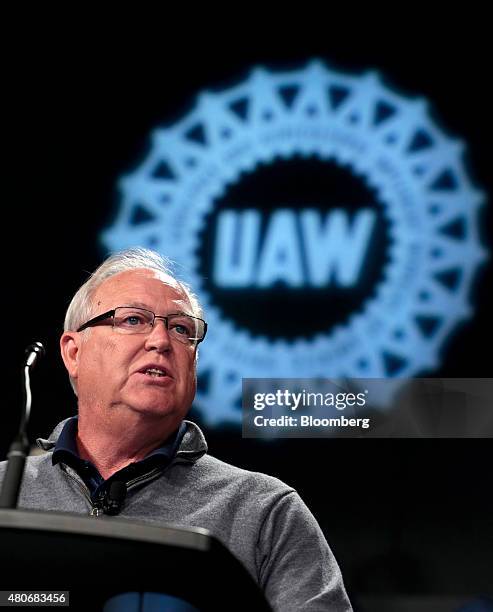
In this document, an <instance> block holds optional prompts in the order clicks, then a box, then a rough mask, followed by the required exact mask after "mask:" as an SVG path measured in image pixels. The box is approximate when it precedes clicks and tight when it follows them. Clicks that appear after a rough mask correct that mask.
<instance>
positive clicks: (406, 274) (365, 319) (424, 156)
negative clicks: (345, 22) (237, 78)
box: [103, 62, 485, 425]
mask: <svg viewBox="0 0 493 612" xmlns="http://www.w3.org/2000/svg"><path fill="white" fill-rule="evenodd" d="M462 155H463V146H462V144H461V143H459V142H457V141H456V140H452V139H451V138H450V137H448V136H447V135H445V134H444V133H443V131H442V130H440V129H439V127H437V125H435V123H434V122H433V121H432V119H431V118H430V115H429V112H428V109H427V106H426V103H425V102H424V101H423V100H421V99H411V98H407V97H405V96H403V95H400V94H397V93H395V92H393V91H392V90H390V89H389V88H388V87H387V86H386V85H384V84H383V83H382V81H381V80H380V79H379V77H378V75H376V74H374V73H368V74H364V75H359V76H355V75H348V74H343V73H339V72H335V71H333V70H330V69H328V68H327V67H326V66H325V65H323V64H321V63H319V62H314V63H311V64H309V65H308V66H307V67H305V68H304V69H302V70H299V71H290V72H268V71H266V70H262V69H257V70H254V71H253V72H252V73H251V75H250V76H249V77H248V78H247V79H246V80H245V81H244V82H242V83H240V84H238V85H236V86H234V87H231V88H230V89H226V90H224V91H221V92H217V91H216V92H213V93H204V94H202V95H200V96H199V98H198V102H197V104H196V106H195V108H194V109H193V110H192V111H191V112H190V113H189V114H188V115H187V116H185V117H184V118H183V119H182V120H181V121H179V122H178V123H176V124H175V125H172V126H169V127H166V128H164V129H157V130H156V131H155V132H154V133H153V134H152V141H151V147H150V150H149V153H148V155H147V156H146V158H145V159H144V161H143V162H142V163H141V164H140V166H139V167H138V168H137V169H136V170H135V171H134V172H133V173H132V174H130V175H128V176H126V177H124V178H123V179H122V180H121V183H120V188H121V204H120V207H119V211H118V214H117V218H116V220H115V221H114V224H113V225H112V227H111V228H109V229H108V230H107V231H105V232H104V234H103V242H104V243H105V245H106V246H107V247H109V248H110V249H111V250H118V249H121V248H125V247H128V246H134V245H142V246H148V247H151V248H154V249H157V250H159V251H161V252H162V253H164V254H165V255H167V256H169V257H171V258H172V259H174V260H175V261H176V262H178V264H179V268H180V269H181V270H182V271H183V273H182V276H183V277H184V278H185V280H187V281H188V282H190V283H191V285H192V286H193V287H194V288H195V289H196V290H197V291H198V293H199V297H200V298H201V300H202V302H203V303H204V305H205V309H206V313H207V319H208V321H209V324H210V327H209V330H210V334H209V335H208V338H207V341H206V342H205V343H204V344H203V346H201V349H200V350H201V354H200V360H199V369H200V372H199V391H198V395H197V407H198V409H199V410H201V411H202V413H203V417H204V420H206V421H207V422H208V423H209V424H211V425H214V424H219V423H225V422H235V423H239V422H240V416H241V380H242V378H263V377H267V378H278V377H279V378H313V377H317V378H318V377H322V378H327V377H334V378H363V379H364V378H366V379H368V378H380V377H382V378H393V379H395V381H396V383H395V384H396V385H398V384H399V380H400V379H402V378H404V377H411V376H414V375H417V374H418V373H420V374H426V373H430V372H432V371H433V370H435V369H436V368H437V367H438V366H439V362H440V352H441V350H442V348H443V345H444V342H445V340H446V338H447V337H448V336H449V335H450V333H451V332H452V330H453V329H454V328H456V327H457V325H458V324H459V322H461V321H463V320H465V319H467V318H468V317H470V316H471V307H470V305H469V302H468V295H469V292H470V288H471V283H472V281H473V277H474V274H475V271H476V270H477V268H478V265H479V263H480V262H481V261H482V260H483V259H484V257H485V252H484V250H483V249H482V248H481V245H480V243H479V239H478V219H477V217H478V209H479V207H480V205H481V203H482V199H483V198H482V194H481V193H479V192H478V191H477V190H476V189H474V187H473V186H472V184H471V182H470V180H469V178H468V175H467V172H466V170H465V168H464V164H463V162H462ZM386 388H389V387H388V386H387V387H386ZM381 399H382V404H385V401H386V399H387V400H388V398H381Z"/></svg>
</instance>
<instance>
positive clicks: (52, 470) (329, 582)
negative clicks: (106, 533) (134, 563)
mask: <svg viewBox="0 0 493 612" xmlns="http://www.w3.org/2000/svg"><path fill="white" fill-rule="evenodd" d="M206 331H207V324H206V323H205V321H204V320H203V315H202V311H201V309H200V306H199V303H198V301H197V299H196V297H195V296H194V294H193V293H192V292H191V290H190V289H189V287H187V286H186V285H185V284H183V283H181V282H179V281H177V280H176V279H175V278H174V277H173V276H172V275H171V274H170V272H169V269H168V267H167V265H166V262H165V260H163V259H162V258H161V257H160V256H159V255H158V254H157V253H154V252H152V251H148V250H145V249H130V250H128V251H124V252H122V253H119V254H117V255H113V256H112V257H110V258H109V259H108V260H106V261H105V262H104V263H103V264H102V265H101V266H100V267H99V268H98V269H97V270H96V272H95V273H94V274H93V275H92V276H91V277H90V278H89V280H88V281H87V282H86V283H85V284H84V285H83V286H82V287H81V288H80V289H79V291H78V292H77V293H76V295H75V296H74V298H73V300H72V302H71V304H70V306H69V308H68V311H67V316H66V319H65V331H64V333H63V334H62V337H61V340H60V346H61V353H62V358H63V361H64V363H65V367H66V368H67V371H68V373H69V376H70V380H71V383H72V386H73V388H74V390H75V393H76V395H77V398H78V416H77V417H72V418H71V419H67V420H66V421H64V422H63V423H60V424H59V425H58V426H57V427H56V428H55V430H54V432H53V433H52V435H51V436H50V438H49V439H48V440H38V444H39V445H40V446H41V447H42V448H43V449H44V450H45V451H47V452H46V454H44V455H42V456H39V457H31V458H29V460H28V463H27V466H26V471H25V477H24V482H23V486H22V489H21V494H20V502H19V505H20V506H21V507H23V508H38V509H42V510H61V511H71V512H75V513H81V514H92V515H95V516H98V515H99V514H101V513H107V514H115V513H119V514H120V515H121V516H122V517H126V518H130V519H132V518H133V519H139V520H144V521H147V522H150V523H153V524H164V523H172V524H177V525H183V526H190V527H204V528H206V529H209V530H210V531H211V532H212V533H213V534H214V535H215V536H216V537H217V538H219V539H220V540H221V541H222V542H223V543H224V544H225V545H226V546H227V547H228V548H229V549H230V550H231V551H232V552H233V553H234V554H235V555H236V557H238V558H239V559H240V560H241V561H242V562H243V564H244V565H245V566H246V568H247V569H248V571H249V572H250V573H251V574H252V575H253V577H254V578H255V579H256V580H257V582H258V584H259V585H260V586H261V587H262V589H263V590H264V592H265V594H266V597H267V599H268V600H269V602H270V604H271V605H272V607H273V608H274V609H275V610H279V611H283V612H284V611H287V610H296V611H300V610H334V611H336V610H337V611H343V610H344V611H346V610H350V609H351V606H350V604H349V601H348V599H347V595H346V593H345V590H344V586H343V582H342V577H341V574H340V571H339V568H338V566H337V563H336V561H335V559H334V557H333V555H332V553H331V551H330V549H329V547H328V545H327V543H326V541H325V539H324V536H323V534H322V532H321V530H320V528H319V526H318V525H317V523H316V521H315V519H314V518H313V516H312V515H311V513H310V512H309V510H308V509H307V508H306V506H305V505H304V503H303V502H302V500H301V499H300V497H299V496H298V494H297V493H296V492H295V491H294V490H293V489H292V488H290V487H288V486H287V485H285V484H284V483H282V482H280V481H279V480H277V479H275V478H272V477H270V476H266V475H264V474H259V473H253V472H248V471H245V470H242V469H239V468H237V467H233V466H231V465H228V464H226V463H223V462H222V461H219V460H218V459H215V458H213V457H211V456H210V455H208V454H207V445H206V442H205V439H204V436H203V434H202V432H201V431H200V429H199V428H198V427H197V426H196V425H195V424H194V423H191V422H189V421H185V420H184V417H185V416H186V414H187V412H188V410H189V409H190V406H191V404H192V401H193V398H194V395H195V390H196V371H195V366H196V360H197V347H198V344H199V343H200V342H201V341H202V340H203V339H204V337H205V335H206ZM3 472H4V464H0V477H1V476H2V475H3ZM112 483H118V485H117V486H119V487H120V488H121V487H122V486H124V488H126V490H127V495H126V498H125V500H124V502H123V503H121V502H120V503H114V502H113V501H112V499H111V495H108V491H110V487H111V485H112ZM113 488H114V487H113Z"/></svg>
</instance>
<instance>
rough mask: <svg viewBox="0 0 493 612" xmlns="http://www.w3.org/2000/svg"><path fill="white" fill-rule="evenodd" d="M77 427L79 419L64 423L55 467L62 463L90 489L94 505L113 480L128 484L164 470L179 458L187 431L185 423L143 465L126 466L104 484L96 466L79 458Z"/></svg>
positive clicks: (56, 451)
mask: <svg viewBox="0 0 493 612" xmlns="http://www.w3.org/2000/svg"><path fill="white" fill-rule="evenodd" d="M78 424H79V419H78V417H76V416H75V417H72V418H71V419H69V420H68V421H67V422H66V423H65V425H64V427H63V429H62V431H61V433H60V436H59V437H58V440H57V441H56V444H55V448H54V450H53V457H52V463H53V465H56V464H57V463H61V462H62V463H65V464H66V465H69V466H70V467H71V468H73V469H74V470H75V471H76V472H77V473H78V474H79V476H80V477H81V478H82V480H83V481H84V482H85V484H86V485H87V487H88V488H89V491H90V493H91V499H92V500H93V501H96V500H97V499H99V498H100V497H101V496H102V495H104V492H105V490H106V489H107V488H108V486H109V483H111V482H113V481H114V480H122V481H123V482H126V483H128V482H129V481H131V480H133V479H134V478H137V477H139V476H144V475H145V474H148V473H149V472H151V471H152V470H154V469H155V468H156V467H158V468H161V469H164V468H165V467H166V466H167V465H169V463H171V461H172V459H173V457H174V456H175V455H176V452H177V451H178V448H179V447H180V443H181V440H182V438H183V435H184V434H185V430H186V425H185V423H182V424H181V425H180V427H179V428H178V429H177V430H176V431H175V432H174V433H173V434H172V435H171V436H170V437H169V438H168V439H167V440H166V442H165V443H164V444H163V445H162V446H159V447H158V448H156V449H154V450H153V451H152V452H151V453H149V454H148V455H147V456H146V457H145V458H144V459H142V460H141V461H137V462H135V463H131V464H130V465H127V466H126V467H124V468H122V469H121V470H119V471H118V472H116V473H115V474H113V475H112V476H111V477H110V478H108V480H104V478H103V477H102V476H101V474H100V473H99V472H98V470H97V468H96V467H95V466H94V464H93V463H91V462H90V461H86V460H84V459H81V458H80V456H79V451H78V449H77V442H76V439H77V429H78Z"/></svg>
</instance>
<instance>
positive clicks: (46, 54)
mask: <svg viewBox="0 0 493 612" xmlns="http://www.w3.org/2000/svg"><path fill="white" fill-rule="evenodd" d="M237 17H238V18H240V17H241V15H238V16H237ZM314 21H317V20H316V19H314ZM425 21H426V19H424V18H423V20H422V21H420V20H417V21H416V24H409V23H407V17H406V16H405V15H401V16H400V17H399V18H398V19H396V20H395V21H394V22H390V21H389V22H388V23H387V22H386V23H385V24H383V23H381V24H379V25H378V27H377V26H376V25H375V26H371V25H370V23H368V24H366V26H365V24H364V23H363V24H362V23H361V22H359V23H358V25H357V26H356V24H355V27H354V29H351V28H342V31H341V28H340V27H339V25H340V22H338V21H336V20H332V21H330V20H328V21H327V22H326V23H325V26H326V27H325V28H324V27H320V24H319V27H318V28H315V27H312V26H311V25H310V24H307V25H305V24H303V23H300V24H299V25H298V27H296V26H295V25H293V26H292V29H291V30H290V31H289V33H288V32H287V31H286V30H284V27H283V28H281V27H280V26H279V27H278V28H277V29H276V30H269V28H266V29H265V30H264V31H263V32H262V34H260V33H259V32H258V31H257V30H256V29H255V28H254V27H253V24H252V26H249V25H247V24H243V30H242V32H241V33H239V32H237V31H236V30H234V29H233V28H232V27H227V26H226V25H225V26H224V28H217V31H214V33H212V32H209V31H208V32H205V30H204V31H202V32H201V33H193V34H192V32H190V31H188V30H187V29H186V28H180V29H179V31H180V33H179V34H177V33H176V32H174V34H173V32H172V30H173V28H174V25H173V21H172V20H170V21H163V22H159V23H158V24H154V27H152V28H149V29H148V30H146V31H142V30H141V31H140V32H139V33H140V36H139V37H138V38H137V37H136V36H135V31H132V30H129V31H126V32H125V33H120V35H118V32H116V30H117V27H116V26H113V27H109V26H107V27H106V28H105V27H102V28H101V29H100V30H98V31H97V32H96V31H95V30H93V29H91V28H88V29H87V30H84V31H83V33H78V34H77V35H75V34H73V33H72V32H71V31H70V30H62V31H61V32H60V31H57V32H54V33H52V32H51V31H47V30H45V29H43V28H40V29H39V30H36V29H34V33H31V32H29V33H28V34H26V33H25V32H24V33H23V32H19V36H13V37H12V40H10V39H9V41H8V42H7V43H6V49H5V51H6V53H5V54H4V58H5V59H4V65H5V70H4V77H3V81H4V89H3V91H4V96H3V98H4V104H5V106H4V109H5V110H4V113H3V116H4V120H5V122H4V129H3V138H2V142H3V150H4V154H5V159H6V161H5V165H4V169H5V170H6V172H5V175H4V178H3V179H2V183H3V190H2V191H3V202H2V208H1V210H2V227H3V256H4V266H3V279H2V280H3V282H2V285H3V289H4V291H3V299H2V305H3V310H4V313H3V314H4V315H5V314H7V316H4V317H3V322H4V330H3V332H4V333H3V338H4V343H3V348H4V350H3V358H2V369H3V374H4V379H3V381H4V384H3V391H4V398H3V402H4V405H3V411H4V416H3V418H2V426H1V429H0V456H1V457H3V456H4V455H5V453H6V450H7V447H8V442H9V440H10V438H11V436H12V435H13V433H14V430H15V426H16V423H17V418H18V416H17V415H18V414H19V406H20V402H21V377H20V374H21V363H22V359H23V351H24V347H25V346H26V345H27V344H29V343H31V342H32V341H34V340H41V341H43V342H44V343H45V345H46V347H47V356H46V358H45V360H44V362H43V363H42V364H40V366H39V368H37V371H36V372H35V374H34V376H33V392H34V398H35V399H34V406H33V417H32V423H31V428H30V431H31V436H32V438H34V437H35V436H37V435H46V434H48V433H49V431H51V428H52V427H53V426H54V425H55V424H56V423H57V422H58V421H59V420H60V419H62V418H65V417H67V416H69V415H71V414H73V413H74V410H75V402H74V397H73V395H72V392H71V389H70V387H69V383H68V380H67V379H66V375H65V372H64V370H63V366H62V364H61V361H60V359H59V358H58V337H59V334H60V331H61V329H62V324H63V317H64V312H65V309H66V307H67V305H68V302H69V300H70V298H71V296H72V295H73V293H74V292H75V291H76V289H77V288H78V287H79V286H80V284H81V283H82V282H83V281H84V280H85V278H86V277H87V272H88V271H92V270H93V269H94V268H95V267H96V266H97V265H98V264H99V263H100V261H101V259H102V257H103V253H102V251H101V249H100V246H99V244H98V234H99V232H100V231H101V229H102V228H105V227H107V226H108V225H109V224H111V222H112V219H113V215H114V213H115V211H116V207H117V203H118V194H117V191H116V179H117V178H118V177H120V176H121V175H123V174H125V173H127V172H129V171H130V170H132V169H133V168H135V167H136V166H137V165H138V163H139V161H140V160H141V159H142V158H143V156H144V155H145V153H146V150H147V146H148V140H147V139H148V135H149V133H150V132H151V130H153V129H154V128H155V127H156V126H159V125H163V126H165V125H168V124H171V123H173V122H174V121H175V120H177V119H178V118H180V117H181V116H182V115H183V114H184V113H186V112H187V111H189V110H190V109H191V108H192V107H193V105H194V100H195V96H196V94H197V93H199V92H201V91H203V90H205V89H216V88H217V89H218V90H220V89H221V88H223V87H227V86H229V85H230V84H232V83H234V82H236V81H238V80H241V79H243V78H245V77H246V75H247V74H248V72H249V69H250V67H252V66H255V65H262V66H265V67H267V68H272V69H286V68H291V67H292V68H297V67H300V66H303V65H304V64H305V62H306V61H307V60H309V59H311V58H313V57H318V58H321V59H323V60H324V61H326V62H327V63H328V65H329V66H330V67H332V68H335V69H341V70H348V71H350V72H354V73H359V72H361V71H366V70H368V69H377V70H378V71H379V72H380V73H381V74H382V75H383V76H384V79H385V82H386V83H387V84H388V85H389V86H391V87H393V88H396V89H397V90H398V91H399V92H401V93H403V94H408V95H419V96H423V97H425V98H426V99H428V100H429V101H431V108H432V112H433V116H434V118H435V119H436V120H438V121H439V125H440V126H441V127H442V128H443V129H444V130H445V131H446V132H447V133H448V134H450V135H452V136H455V137H457V138H459V139H461V140H463V141H464V142H465V143H467V164H468V168H469V171H470V176H471V178H472V180H473V182H474V183H475V184H476V185H477V186H478V187H479V188H480V189H482V190H483V191H484V192H485V194H486V196H487V198H486V199H487V203H486V204H485V205H484V206H483V208H482V210H481V236H482V243H483V245H484V246H487V247H488V248H489V249H490V250H491V242H492V241H491V225H492V224H491V202H489V199H490V196H491V193H492V188H493V185H492V178H491V155H490V147H491V138H492V129H491V127H492V121H491V113H492V108H493V106H492V99H491V98H492V96H491V94H490V81H491V67H490V63H491V62H490V48H489V45H488V41H487V34H486V32H485V28H483V27H482V19H481V18H480V16H474V18H473V19H465V18H464V19H462V18H461V16H459V18H458V19H457V20H456V23H454V24H446V23H445V22H444V21H442V20H440V19H438V20H437V22H436V25H433V26H430V27H428V28H425V27H424V23H425ZM405 22H406V28H405V29H404V23H405ZM346 23H347V22H346ZM278 25H279V24H278ZM428 25H429V24H428ZM137 29H138V26H137V25H136V28H135V30H137ZM280 30H282V32H280ZM115 34H117V35H115ZM172 34H173V37H172V38H171V35H172ZM491 277H492V273H491V262H490V261H487V262H486V264H485V265H483V267H482V269H481V271H480V273H479V274H478V275H477V281H476V283H475V286H474V289H473V292H472V295H471V302H472V303H473V305H474V310H475V315H474V318H473V319H472V320H470V321H468V322H467V323H466V324H464V325H462V326H461V327H460V328H458V329H457V330H456V331H455V332H454V334H453V336H452V337H451V339H450V341H449V342H448V344H447V346H446V347H445V348H444V350H443V355H442V367H441V369H440V370H439V371H437V372H436V373H435V374H436V375H437V376H443V377H489V376H490V373H491V366H490V356H489V350H488V349H489V345H490V344H491V328H492V326H491V322H490V315H491V305H492V304H491V289H490V287H491ZM207 435H208V440H209V443H210V450H211V453H212V454H214V455H216V456H218V457H220V458H222V459H225V460H227V461H230V462H231V463H236V464H238V465H241V466H243V467H246V468H250V469H255V470H260V471H265V472H267V473H271V474H273V475H276V476H279V477H280V478H282V479H283V480H285V481H286V482H288V483H289V484H291V485H293V486H294V487H296V488H297V489H298V490H299V491H300V493H301V494H302V496H303V498H304V499H305V501H306V502H307V504H308V505H309V506H310V508H311V509H312V511H313V512H314V514H315V515H316V517H317V518H318V520H319V522H320V523H321V525H322V527H323V529H324V531H325V533H326V535H327V538H328V540H329V542H330V543H331V545H332V547H333V549H334V551H335V553H336V556H337V558H338V559H339V561H340V563H341V566H342V569H343V573H344V576H345V580H346V583H347V587H348V590H349V592H350V594H351V595H352V597H353V599H354V601H355V602H358V600H359V598H360V595H361V594H362V593H363V594H364V593H382V594H386V595H387V594H393V593H404V594H411V595H412V594H435V595H441V596H445V595H451V596H453V595H471V596H472V595H479V594H480V593H486V592H488V591H489V592H490V594H491V592H492V591H493V569H492V568H493V555H492V552H493V519H492V518H491V517H492V516H493V494H492V490H493V483H492V476H491V474H492V463H493V462H492V457H493V445H492V442H491V440H446V439H435V440H433V439H425V440H416V439H413V440H411V439H408V440H406V439H402V440H384V439H383V440H357V439H356V440H354V439H353V440H349V439H347V440H289V441H277V442H272V443H262V442H258V441H251V440H242V439H241V432H240V431H239V430H230V431H223V432H219V433H218V432H207ZM362 609H363V608H362Z"/></svg>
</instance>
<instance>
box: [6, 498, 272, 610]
mask: <svg viewBox="0 0 493 612" xmlns="http://www.w3.org/2000/svg"><path fill="white" fill-rule="evenodd" d="M0 558H1V561H0V576H1V577H0V591H7V590H9V591H10V590H12V591H44V592H46V591H69V592H70V607H68V608H65V609H68V610H71V611H73V610H83V611H84V612H92V611H93V610H94V611H99V610H104V609H105V606H106V609H107V610H109V609H111V612H113V611H116V610H120V609H121V610H122V611H123V610H125V611H126V610H131V609H132V608H131V606H130V607H128V605H127V607H125V606H122V607H120V608H119V607H118V605H117V604H116V603H115V602H117V601H118V600H120V601H124V600H125V599H126V600H127V603H128V601H129V598H128V597H126V596H124V595H122V594H125V593H127V594H129V593H134V597H135V594H136V593H161V594H166V595H169V596H172V597H176V598H179V599H180V600H185V601H186V602H189V604H191V605H192V606H194V607H195V608H196V609H198V610H201V611H202V610H207V611H208V610H210V611H212V610H214V611H218V610H255V611H256V612H264V611H265V612H268V611H270V610H271V608H270V607H269V605H268V604H267V602H266V600H265V597H264V595H263V593H262V592H261V590H260V589H259V587H258V586H257V584H256V583H255V581H254V580H253V579H252V577H251V576H250V574H249V573H248V572H247V571H246V569H245V568H244V567H243V566H242V564H241V563H240V562H239V561H238V560H237V559H236V558H235V557H234V556H233V555H232V554H231V553H230V552H229V551H228V550H227V549H226V547H225V546H223V545H222V544H221V543H220V542H219V541H218V540H217V539H216V538H214V537H213V536H211V535H210V534H209V532H207V531H206V530H205V529H189V528H181V527H174V526H166V527H154V526H149V525H145V524H142V523H136V522H133V521H127V520H125V519H118V518H112V517H111V518H110V517H105V516H102V517H97V518H93V517H86V516H77V515H73V514H66V513H63V514H62V513H51V512H50V513H47V512H35V511H26V510H0ZM119 595H120V597H118V596H119ZM158 599H159V598H158ZM158 599H156V598H155V599H154V603H155V602H156V601H157V600H158ZM109 601H111V602H113V603H112V606H111V608H110V607H108V606H109V604H108V602H109ZM163 601H165V598H163ZM22 607H24V606H22ZM144 607H145V606H144ZM33 609H34V608H33ZM134 609H135V610H136V611H137V610H142V606H141V607H140V608H138V607H137V608H134ZM152 609H153V610H154V609H157V608H156V607H153V608H152ZM159 609H160V610H161V608H159ZM162 609H163V610H164V611H166V610H168V609H170V608H168V607H167V606H165V605H163V608H162Z"/></svg>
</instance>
